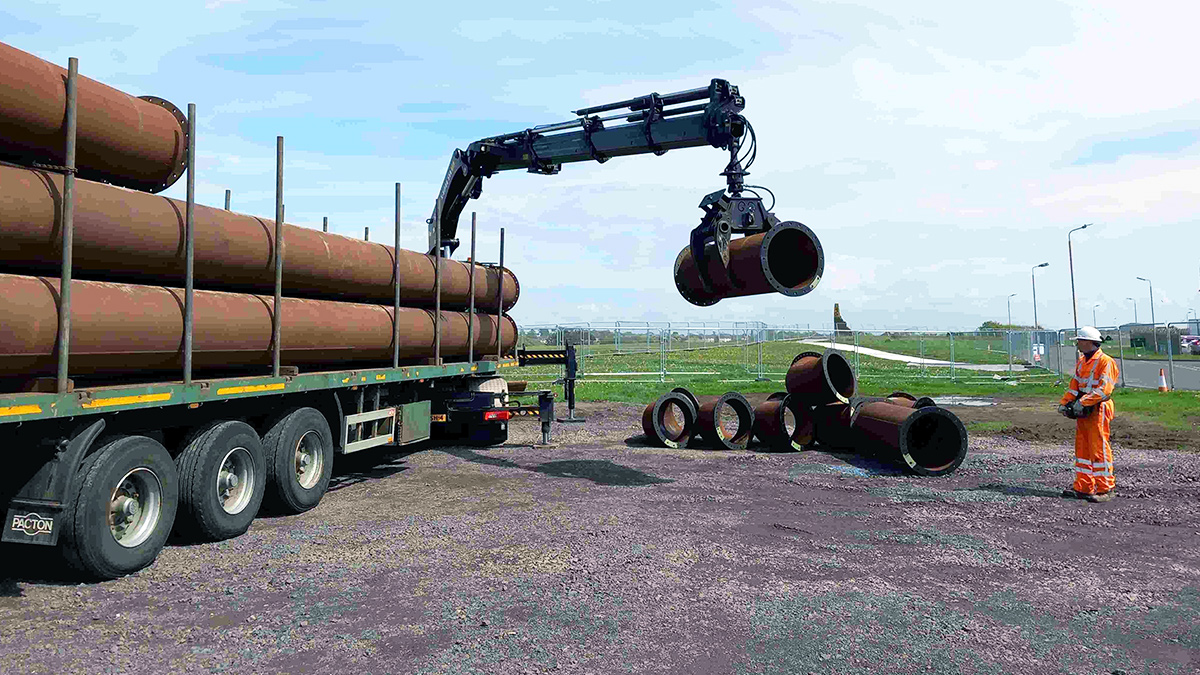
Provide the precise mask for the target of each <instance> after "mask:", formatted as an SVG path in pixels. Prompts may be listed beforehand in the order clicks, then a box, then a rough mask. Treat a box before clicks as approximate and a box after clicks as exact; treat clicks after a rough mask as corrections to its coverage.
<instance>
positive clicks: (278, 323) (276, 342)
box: [271, 136, 284, 377]
mask: <svg viewBox="0 0 1200 675" xmlns="http://www.w3.org/2000/svg"><path fill="white" fill-rule="evenodd" d="M274 244H275V251H274V255H275V305H274V307H275V311H274V312H273V313H272V315H271V377H279V352H280V349H279V347H280V339H282V337H283V321H282V317H280V315H279V313H280V311H282V309H283V255H284V251H283V136H276V137H275V241H274Z"/></svg>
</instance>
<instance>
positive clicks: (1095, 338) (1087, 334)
mask: <svg viewBox="0 0 1200 675" xmlns="http://www.w3.org/2000/svg"><path fill="white" fill-rule="evenodd" d="M1075 339H1076V340H1091V341H1092V342H1104V338H1102V337H1100V331H1098V330H1096V329H1095V328H1093V327H1091V326H1084V327H1083V328H1080V329H1079V334H1078V335H1076V336H1075Z"/></svg>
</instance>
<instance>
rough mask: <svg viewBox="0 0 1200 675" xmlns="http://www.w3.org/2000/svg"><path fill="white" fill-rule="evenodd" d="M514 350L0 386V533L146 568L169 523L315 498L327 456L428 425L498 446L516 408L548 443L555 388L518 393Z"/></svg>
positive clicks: (209, 535) (288, 507)
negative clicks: (358, 365)
mask: <svg viewBox="0 0 1200 675" xmlns="http://www.w3.org/2000/svg"><path fill="white" fill-rule="evenodd" d="M517 364H518V361H517V360H516V359H507V358H506V359H501V360H494V361H476V362H473V363H471V362H462V363H447V364H443V365H413V366H402V367H398V368H390V367H389V368H367V369H354V370H334V371H327V372H314V373H299V372H296V371H295V370H294V369H287V368H284V369H283V373H282V374H281V376H279V377H271V376H266V377H230V378H222V379H208V380H194V381H193V382H192V383H190V384H184V383H183V382H179V381H177V382H153V383H139V384H113V385H107V386H96V387H88V388H82V389H72V390H71V391H68V392H65V393H61V394H60V393H42V392H36V391H35V392H22V393H8V394H0V438H4V439H5V448H4V450H3V453H4V461H5V465H6V467H7V471H6V472H5V474H4V476H3V477H2V478H0V505H3V506H4V509H5V521H4V529H3V531H2V533H0V540H2V541H3V542H6V543H9V544H32V545H42V546H58V547H59V548H60V549H61V550H62V552H63V554H64V556H65V557H66V559H67V561H68V562H69V563H70V564H71V565H72V566H73V567H75V568H76V569H78V570H79V571H81V572H83V573H85V574H87V575H88V576H91V577H94V578H113V577H116V576H120V575H122V574H127V573H129V572H132V571H135V570H137V569H140V568H142V567H145V566H146V565H149V564H150V563H151V562H153V560H154V559H155V557H156V556H157V555H158V553H159V551H161V549H162V547H163V545H164V544H165V543H166V541H167V538H168V535H169V534H170V533H171V532H172V530H174V531H176V532H178V533H181V534H183V535H184V536H185V537H190V538H192V539H197V540H217V539H224V538H228V537H232V536H237V535H239V534H241V533H242V532H244V531H245V530H246V529H247V528H248V527H249V526H250V523H251V522H252V521H253V519H254V517H255V516H256V514H257V513H258V510H259V507H260V505H261V504H262V503H263V500H264V499H265V500H266V503H267V507H268V508H270V509H271V510H272V511H273V512H276V513H299V512H303V511H306V510H308V509H311V508H313V507H315V506H316V505H317V503H318V502H319V501H320V499H321V497H322V495H323V494H324V492H325V490H326V488H327V487H328V484H329V479H330V475H331V470H332V465H333V460H334V456H335V455H338V454H348V453H353V452H359V451H362V450H367V449H370V448H379V447H385V446H387V447H396V446H404V445H410V444H414V443H419V442H421V441H426V440H429V439H431V438H442V439H446V440H449V441H455V440H458V441H461V442H467V443H472V444H476V445H494V444H497V443H503V442H504V441H505V440H507V436H508V424H509V421H510V420H513V419H521V418H525V419H530V418H533V417H537V418H538V419H539V420H540V421H541V424H542V435H543V440H545V441H548V440H549V438H548V437H549V432H550V423H551V421H552V419H553V395H552V394H551V393H550V392H548V391H541V392H524V393H523V394H522V395H525V396H532V397H536V398H537V402H536V404H530V405H522V404H520V403H518V402H517V400H516V397H517V396H519V395H518V394H513V395H512V398H510V396H509V394H508V393H507V386H506V384H505V381H504V380H503V378H501V377H499V376H498V373H500V372H502V371H503V369H505V368H510V367H514V366H516V365H517Z"/></svg>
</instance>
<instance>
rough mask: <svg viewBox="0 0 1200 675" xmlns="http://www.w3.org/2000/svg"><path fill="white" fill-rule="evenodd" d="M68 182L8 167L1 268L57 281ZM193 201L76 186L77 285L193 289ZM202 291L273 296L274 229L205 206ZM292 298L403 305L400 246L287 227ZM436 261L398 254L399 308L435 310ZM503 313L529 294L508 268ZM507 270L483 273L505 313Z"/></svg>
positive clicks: (0, 211)
mask: <svg viewBox="0 0 1200 675" xmlns="http://www.w3.org/2000/svg"><path fill="white" fill-rule="evenodd" d="M62 183H63V181H62V176H61V175H58V174H52V173H49V172H45V171H35V170H30V169H23V168H19V167H13V166H3V165H0V186H3V189H2V190H0V267H3V268H4V269H6V270H8V271H14V272H24V273H30V274H52V273H53V274H57V273H58V271H59V262H58V261H59V258H60V254H61V247H62V243H61V241H62V239H61V237H62V228H61V226H60V222H59V219H60V213H61V200H62ZM185 212H186V205H185V203H184V202H181V201H177V200H174V199H168V198H166V197H161V196H156V195H150V194H146V193H143V192H136V191H132V190H125V189H122V188H117V187H113V186H111V185H103V184H101V183H95V182H91V181H82V180H78V181H75V215H74V231H75V236H74V243H73V247H74V254H73V255H74V263H73V264H74V271H75V276H76V277H77V278H84V279H96V280H100V281H116V282H131V283H152V284H156V285H158V284H180V285H182V284H183V282H184V277H183V271H184V246H183V243H184V232H185V228H184V213H185ZM194 222H195V228H196V229H195V232H196V237H195V239H196V241H195V254H194V265H195V279H196V286H197V287H198V288H205V289H210V290H227V291H235V292H266V293H273V292H274V288H275V262H274V257H273V253H272V250H273V244H272V242H273V240H274V237H275V223H274V221H273V220H266V219H262V218H257V217H254V216H247V215H242V214H238V213H233V212H230V211H225V210H222V209H214V208H212V207H208V206H202V205H199V204H197V205H196V206H195V215H194ZM283 248H284V253H283V261H284V264H283V292H284V294H285V295H288V296H291V297H310V298H319V299H327V300H346V301H352V302H386V303H388V304H391V303H392V302H393V300H394V290H393V286H392V280H393V278H394V277H395V263H394V261H393V257H392V253H393V250H394V249H393V248H392V247H391V246H385V245H383V244H379V243H372V242H366V241H362V240H360V239H354V238H351V237H343V236H341V235H337V234H329V233H324V232H321V231H319V230H310V229H308V228H305V227H298V226H295V225H284V235H283ZM434 265H435V262H434V258H433V256H428V255H425V254H423V253H417V252H415V251H408V250H404V249H401V251H400V266H399V267H400V302H401V305H402V306H405V307H432V306H433V305H434V302H435V291H434ZM504 273H505V275H506V278H505V280H504V306H505V309H511V308H512V306H513V305H514V304H515V303H516V302H517V298H518V296H519V295H520V285H519V284H518V283H517V278H516V276H515V275H513V273H512V272H511V271H509V270H505V272H504ZM470 282H471V272H470V267H469V266H468V265H466V264H463V263H461V262H457V261H453V260H447V259H445V258H443V259H442V307H443V308H445V309H464V308H466V307H467V305H468V301H469V300H470V297H469V295H468V293H469V288H470ZM499 284H500V274H499V272H498V271H497V268H484V267H479V266H476V268H475V306H476V308H477V309H481V310H486V311H490V312H495V311H496V307H497V296H498V291H499V290H500V289H499Z"/></svg>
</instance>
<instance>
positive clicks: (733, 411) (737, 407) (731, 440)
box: [713, 392, 754, 450]
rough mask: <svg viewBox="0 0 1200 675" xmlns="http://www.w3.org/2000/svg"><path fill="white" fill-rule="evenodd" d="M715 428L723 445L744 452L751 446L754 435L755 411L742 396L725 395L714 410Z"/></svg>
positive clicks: (734, 394)
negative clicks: (751, 438)
mask: <svg viewBox="0 0 1200 675" xmlns="http://www.w3.org/2000/svg"><path fill="white" fill-rule="evenodd" d="M713 426H714V427H715V429H716V432H717V438H718V440H719V441H720V442H721V444H722V445H724V446H725V447H726V448H728V449H730V450H742V449H744V448H745V447H746V446H747V445H749V444H750V437H751V435H752V434H753V433H754V409H753V408H751V407H750V402H749V401H747V400H746V397H744V396H742V395H741V394H738V393H733V392H731V393H728V394H725V395H723V396H721V398H720V400H718V401H717V403H716V406H715V407H714V408H713Z"/></svg>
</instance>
